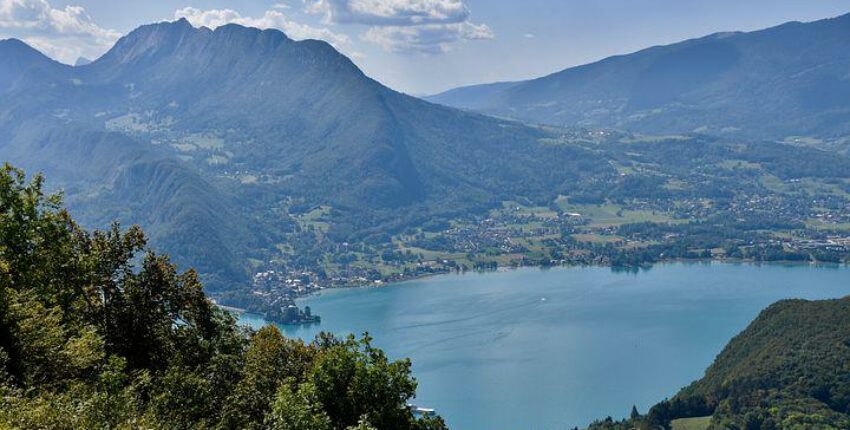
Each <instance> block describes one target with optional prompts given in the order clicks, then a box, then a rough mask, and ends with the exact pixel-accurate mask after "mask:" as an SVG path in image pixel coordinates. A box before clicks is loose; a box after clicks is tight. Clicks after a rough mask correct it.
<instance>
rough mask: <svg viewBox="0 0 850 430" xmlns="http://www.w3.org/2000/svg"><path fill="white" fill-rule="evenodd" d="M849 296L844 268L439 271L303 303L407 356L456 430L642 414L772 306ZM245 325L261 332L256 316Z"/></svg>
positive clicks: (545, 427)
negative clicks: (791, 300)
mask: <svg viewBox="0 0 850 430" xmlns="http://www.w3.org/2000/svg"><path fill="white" fill-rule="evenodd" d="M848 294H850V269H848V268H844V267H830V266H805V265H761V266H757V265H746V264H742V265H732V264H718V263H700V264H678V263H677V264H664V265H658V266H656V267H654V268H652V269H649V270H646V271H641V272H639V273H624V272H615V271H612V270H611V269H610V268H604V267H582V268H559V269H550V270H539V269H521V270H514V271H504V272H491V273H485V274H479V273H472V274H463V275H445V276H439V277H434V278H429V279H423V280H417V281H411V282H405V283H401V284H396V285H392V286H387V287H382V288H361V289H346V290H332V291H326V292H323V293H322V294H320V295H318V296H315V297H310V298H308V299H305V300H303V301H302V302H301V304H305V305H309V306H311V307H312V308H313V312H315V313H317V314H319V315H321V316H322V318H323V321H322V324H321V325H316V326H310V327H281V328H282V329H283V331H284V332H286V333H287V334H288V335H289V336H298V337H301V338H304V339H312V338H313V336H314V335H315V334H316V333H317V332H319V331H329V332H333V333H337V334H346V333H362V332H366V331H368V332H369V334H370V335H371V336H372V337H374V339H375V340H374V343H375V344H376V346H379V347H381V348H383V349H384V350H385V351H387V353H388V354H389V355H390V357H393V358H402V357H410V358H411V359H412V360H413V369H414V373H415V376H416V377H417V379H418V380H419V390H418V397H417V399H416V400H415V403H416V404H418V405H420V406H423V407H429V408H436V409H437V411H438V413H440V414H441V415H442V416H443V417H444V418H445V419H446V421H447V422H448V424H449V425H450V427H451V428H452V429H454V430H522V429H528V430H552V429H567V428H572V427H573V426H580V427H581V426H585V425H587V424H588V423H589V422H590V421H592V420H594V419H596V418H604V417H606V416H609V415H610V416H613V417H615V418H621V417H623V416H625V415H627V414H628V413H629V411H630V410H631V407H632V405H633V404H635V405H637V407H638V409H639V410H640V411H641V412H645V411H646V409H647V408H648V407H649V406H651V405H652V404H654V403H656V402H658V401H660V400H662V399H664V398H666V397H669V396H671V395H673V394H675V392H676V391H678V389H679V388H681V387H683V386H684V385H686V384H688V383H690V382H691V381H693V380H695V379H697V378H699V377H700V376H702V374H703V372H704V370H705V368H706V367H707V366H708V365H709V364H710V363H711V362H712V361H713V359H714V357H715V356H716V355H717V354H718V353H719V352H720V350H721V349H722V348H723V346H724V345H725V344H726V343H727V342H728V341H729V340H730V339H731V338H732V337H733V336H734V335H735V334H737V333H738V332H740V331H741V330H742V329H744V328H745V327H746V326H747V324H748V323H749V322H750V321H751V320H752V319H753V318H755V317H756V316H757V315H758V313H759V311H760V310H761V309H763V308H764V307H766V306H768V305H769V304H771V303H772V302H774V301H776V300H779V299H784V298H806V299H823V298H837V297H842V296H845V295H848ZM242 321H243V322H245V323H248V324H251V325H253V326H255V327H258V326H261V325H263V324H264V321H262V319H259V318H257V317H256V316H251V315H244V316H243V317H242Z"/></svg>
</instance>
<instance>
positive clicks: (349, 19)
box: [304, 0, 494, 54]
mask: <svg viewBox="0 0 850 430" xmlns="http://www.w3.org/2000/svg"><path fill="white" fill-rule="evenodd" d="M304 1H305V3H306V5H307V11H308V12H311V13H320V14H324V18H325V22H327V23H336V24H360V25H367V26H369V27H370V28H369V29H368V30H367V31H366V33H364V34H363V39H364V40H366V41H369V42H372V43H375V44H377V45H379V46H381V47H382V48H384V49H385V50H387V51H391V52H398V53H421V54H439V53H443V52H447V51H449V50H451V46H452V45H453V44H455V43H457V42H459V41H463V40H481V39H492V38H493V37H494V35H493V31H492V30H491V29H490V28H489V27H488V26H487V25H485V24H474V23H472V22H471V21H470V11H469V8H468V7H467V6H466V4H465V3H464V2H463V0H304Z"/></svg>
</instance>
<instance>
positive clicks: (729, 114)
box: [427, 14, 850, 140]
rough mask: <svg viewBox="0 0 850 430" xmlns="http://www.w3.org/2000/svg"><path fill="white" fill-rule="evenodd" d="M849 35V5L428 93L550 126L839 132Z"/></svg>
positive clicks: (829, 135) (831, 135) (762, 133)
mask: <svg viewBox="0 0 850 430" xmlns="http://www.w3.org/2000/svg"><path fill="white" fill-rule="evenodd" d="M848 40H850V14H847V15H842V16H839V17H835V18H830V19H826V20H820V21H814V22H810V23H800V22H790V23H785V24H782V25H779V26H776V27H772V28H768V29H764V30H759V31H754V32H721V33H715V34H712V35H708V36H705V37H701V38H695V39H690V40H686V41H683V42H679V43H674V44H669V45H661V46H654V47H650V48H646V49H643V50H640V51H637V52H634V53H631V54H624V55H617V56H612V57H608V58H605V59H603V60H600V61H597V62H594V63H590V64H586V65H581V66H577V67H572V68H568V69H564V70H561V71H558V72H555V73H552V74H549V75H546V76H543V77H540V78H535V79H531V80H527V81H520V82H517V83H510V84H505V83H497V84H491V85H489V86H488V85H487V84H484V85H479V86H473V87H462V88H460V89H455V90H449V91H447V92H444V93H441V94H438V95H435V96H432V97H428V98H427V100H429V101H432V102H436V103H441V104H445V105H449V106H453V107H458V108H462V109H468V110H474V111H478V112H482V113H486V114H492V115H498V116H505V117H511V118H515V119H519V120H522V121H528V122H535V123H542V124H550V125H556V126H564V125H580V126H590V127H593V126H596V127H613V128H621V129H626V130H630V131H637V132H648V133H651V132H707V133H711V134H717V135H730V136H738V137H747V138H758V139H774V140H784V139H786V138H789V137H792V136H794V135H797V136H800V135H803V136H807V135H813V136H816V137H819V138H824V139H840V138H841V136H843V135H844V134H845V132H846V131H847V130H846V129H847V124H848V121H847V120H848V118H850V106H848V104H847V102H846V100H847V98H846V97H845V96H846V95H847V94H850V81H848V80H847V77H846V76H845V73H844V72H842V71H843V70H846V66H847V65H848V64H850V57H848V56H847V54H846V52H844V50H843V49H841V47H842V46H844V45H845V44H846V42H847V41H848ZM768 119H769V120H768Z"/></svg>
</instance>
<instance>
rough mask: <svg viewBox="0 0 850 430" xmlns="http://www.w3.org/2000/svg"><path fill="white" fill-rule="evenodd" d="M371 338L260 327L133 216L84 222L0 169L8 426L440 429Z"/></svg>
mask: <svg viewBox="0 0 850 430" xmlns="http://www.w3.org/2000/svg"><path fill="white" fill-rule="evenodd" d="M415 390H416V382H415V380H414V379H413V378H412V377H411V371H410V363H409V361H397V362H393V361H390V360H388V359H387V358H386V356H385V355H384V353H383V352H382V351H380V350H379V349H377V348H374V347H373V346H372V345H371V339H370V338H369V337H368V336H365V337H364V338H363V339H362V340H356V339H355V338H353V337H351V338H347V339H336V338H334V337H333V336H331V335H322V336H321V337H320V338H318V339H317V340H316V341H315V342H312V343H309V344H308V343H304V342H303V341H300V340H293V339H287V338H285V337H284V336H283V335H282V334H281V333H280V331H279V330H277V329H276V328H275V327H272V326H269V327H265V328H263V329H261V330H259V331H256V332H252V331H249V330H248V329H246V328H241V327H239V326H237V325H236V322H235V320H234V318H233V316H232V315H230V314H229V313H227V312H225V311H223V310H221V309H219V308H218V307H216V306H215V305H214V304H213V303H212V302H210V301H209V300H208V299H207V298H206V296H205V295H204V292H203V289H202V286H201V283H200V282H199V280H198V276H197V275H196V273H195V272H194V271H192V270H189V271H186V272H182V273H180V272H178V271H177V269H176V267H175V265H173V264H172V263H171V262H170V260H169V258H168V257H167V256H165V255H160V254H157V253H155V252H154V251H152V250H149V249H147V247H146V239H145V235H144V234H143V232H142V231H141V230H140V229H139V228H138V227H131V228H130V229H128V230H122V229H121V228H120V227H119V226H118V225H117V224H115V225H113V226H112V228H111V229H109V230H107V231H97V232H94V233H89V232H86V231H85V230H83V229H82V228H80V227H79V226H78V225H77V224H76V223H75V222H74V221H73V219H72V218H71V217H70V215H69V214H68V212H67V211H66V210H64V209H63V208H62V201H61V196H59V195H47V194H45V193H44V191H43V179H42V178H41V177H40V176H36V177H35V178H33V179H32V180H29V181H28V180H27V179H26V177H25V175H24V174H23V172H21V171H20V170H16V169H14V168H12V167H11V166H8V165H6V166H4V167H3V168H2V170H0V428H2V429H6V428H11V429H80V428H86V429H107V428H108V429H137V428H145V429H291V430H298V429H304V430H345V429H347V428H349V427H352V428H357V429H361V428H363V429H374V430H404V429H443V428H445V425H444V424H443V423H442V421H441V420H439V419H433V418H432V419H425V420H420V419H416V418H415V417H414V416H413V414H412V412H411V411H410V410H409V409H408V408H407V406H406V402H407V401H408V400H409V399H411V398H412V397H413V396H414V395H415Z"/></svg>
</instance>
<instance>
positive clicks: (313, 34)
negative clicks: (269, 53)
mask: <svg viewBox="0 0 850 430" xmlns="http://www.w3.org/2000/svg"><path fill="white" fill-rule="evenodd" d="M281 9H282V8H281V7H280V4H278V5H275V7H274V8H273V9H271V10H267V11H266V12H265V13H264V14H263V15H262V16H260V17H256V18H255V17H249V16H242V15H241V14H240V13H239V12H237V11H235V10H232V9H209V10H201V9H197V8H194V7H185V8H183V9H179V10H177V11H176V12H174V18H175V19H179V18H186V19H187V20H189V22H190V23H192V25H194V26H198V27H209V28H216V27H221V26H222V25H225V24H239V25H244V26H246V27H256V28H274V29H278V30H281V31H283V32H284V33H286V35H287V36H289V37H291V38H293V39H320V40H324V41H326V42H328V43H330V44H331V45H333V46H334V47H336V48H337V49H342V48H344V47H346V46H347V45H348V44H349V42H350V39H349V38H348V36H346V35H344V34H340V33H335V32H333V31H331V30H329V29H327V28H317V27H312V26H309V25H306V24H300V23H297V22H295V21H292V20H290V19H289V18H287V17H286V15H284V14H283V13H282V12H281V11H280V10H281Z"/></svg>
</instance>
